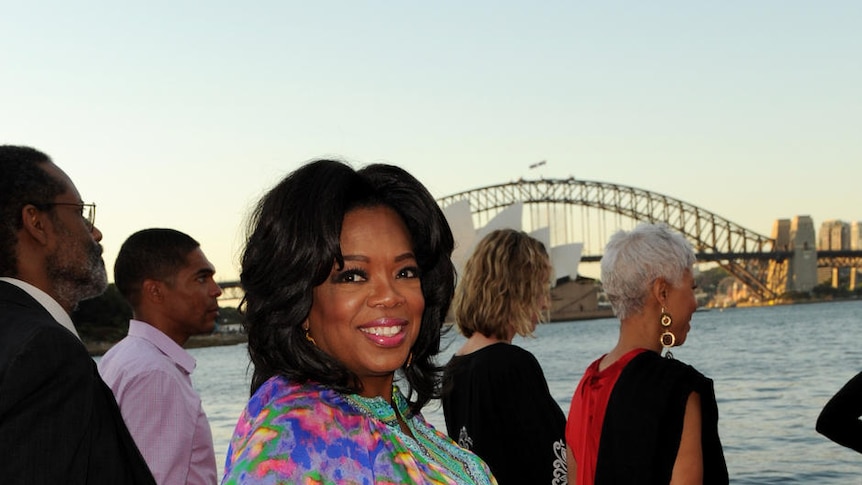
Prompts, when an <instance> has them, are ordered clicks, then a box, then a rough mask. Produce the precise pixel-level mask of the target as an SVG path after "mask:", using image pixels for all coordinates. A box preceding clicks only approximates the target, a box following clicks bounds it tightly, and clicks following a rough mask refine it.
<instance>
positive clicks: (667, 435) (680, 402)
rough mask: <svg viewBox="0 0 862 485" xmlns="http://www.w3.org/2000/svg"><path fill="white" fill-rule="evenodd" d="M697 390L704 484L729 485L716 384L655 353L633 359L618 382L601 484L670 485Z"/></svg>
mask: <svg viewBox="0 0 862 485" xmlns="http://www.w3.org/2000/svg"><path fill="white" fill-rule="evenodd" d="M692 392H697V393H698V394H699V395H700V405H701V448H702V450H703V483H704V484H706V485H711V484H715V485H726V484H727V483H728V482H729V479H728V474H727V465H726V463H725V460H724V452H723V451H722V447H721V440H720V439H719V436H718V406H717V404H716V402H715V391H714V389H713V385H712V380H711V379H709V378H707V377H706V376H704V375H703V374H701V373H700V372H698V371H697V370H696V369H695V368H694V367H692V366H690V365H688V364H684V363H682V362H680V361H677V360H672V359H665V358H662V357H661V356H660V355H658V354H657V353H655V352H641V353H640V354H639V355H637V356H636V357H635V358H633V359H632V361H631V362H629V363H628V365H626V367H625V368H624V369H623V371H622V373H620V377H619V379H617V382H616V384H614V389H613V391H611V395H610V399H609V400H608V405H607V408H606V410H605V419H604V423H603V424H602V436H601V438H600V439H599V453H598V457H597V460H596V478H595V484H596V485H602V484H608V483H613V484H632V485H635V484H638V485H640V484H656V485H664V484H667V483H670V478H671V474H672V472H673V465H674V462H675V460H676V453H677V451H678V450H679V444H680V441H681V437H682V428H683V419H684V417H685V407H686V403H687V401H688V396H689V395H690V394H691V393H692Z"/></svg>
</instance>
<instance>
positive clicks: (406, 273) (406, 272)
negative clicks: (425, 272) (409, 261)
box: [398, 266, 419, 278]
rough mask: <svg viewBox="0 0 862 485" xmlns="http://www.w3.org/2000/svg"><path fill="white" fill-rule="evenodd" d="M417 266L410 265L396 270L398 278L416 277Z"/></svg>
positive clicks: (417, 274)
mask: <svg viewBox="0 0 862 485" xmlns="http://www.w3.org/2000/svg"><path fill="white" fill-rule="evenodd" d="M418 277H419V268H417V267H415V266H410V267H407V268H404V269H402V270H401V271H399V272H398V278H418Z"/></svg>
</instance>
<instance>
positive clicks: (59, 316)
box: [0, 276, 81, 340]
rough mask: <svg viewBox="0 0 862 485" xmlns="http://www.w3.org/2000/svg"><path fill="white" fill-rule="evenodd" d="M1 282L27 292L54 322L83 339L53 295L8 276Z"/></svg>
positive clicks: (1, 277) (1, 279) (0, 279)
mask: <svg viewBox="0 0 862 485" xmlns="http://www.w3.org/2000/svg"><path fill="white" fill-rule="evenodd" d="M0 281H5V282H7V283H9V284H11V285H15V286H17V287H18V288H21V289H22V290H24V291H26V292H27V294H28V295H30V296H32V297H33V299H34V300H36V301H38V302H39V304H40V305H42V306H43V307H44V308H45V310H47V311H48V313H50V314H51V316H52V317H54V320H57V323H59V324H60V325H62V326H63V327H65V328H66V329H67V330H69V331H70V332H72V333H73V334H74V335H75V337H78V340H80V339H81V337H80V336H79V335H78V331H77V330H75V324H74V323H72V317H70V316H69V314H68V313H66V310H64V309H63V307H62V306H60V304H59V303H57V300H55V299H53V298H51V295H49V294H47V293H45V292H44V291H42V290H40V289H39V288H36V287H35V286H33V285H31V284H30V283H27V282H26V281H21V280H19V279H15V278H9V277H6V276H0Z"/></svg>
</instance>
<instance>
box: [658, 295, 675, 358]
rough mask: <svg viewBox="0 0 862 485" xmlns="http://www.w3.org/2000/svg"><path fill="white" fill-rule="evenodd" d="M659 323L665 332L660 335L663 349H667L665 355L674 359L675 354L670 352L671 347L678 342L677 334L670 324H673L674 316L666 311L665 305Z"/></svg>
mask: <svg viewBox="0 0 862 485" xmlns="http://www.w3.org/2000/svg"><path fill="white" fill-rule="evenodd" d="M659 323H660V324H661V326H662V328H663V329H664V332H663V333H662V334H661V336H659V342H660V343H661V346H662V349H663V350H665V357H667V358H668V359H672V358H673V354H672V353H671V352H670V348H671V347H673V346H674V344H675V343H676V335H674V334H673V332H671V331H670V326H671V325H673V318H671V316H670V313H668V312H667V311H665V309H664V307H661V317H659Z"/></svg>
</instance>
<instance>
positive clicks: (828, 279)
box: [817, 219, 858, 288]
mask: <svg viewBox="0 0 862 485" xmlns="http://www.w3.org/2000/svg"><path fill="white" fill-rule="evenodd" d="M857 225H858V223H857ZM857 232H858V228H857ZM850 247H851V236H850V224H848V223H846V222H844V221H842V220H839V219H830V220H828V221H824V222H823V223H822V224H820V234H819V237H818V238H817V249H818V250H819V251H847V250H849V249H850ZM849 276H850V268H818V269H817V282H818V283H821V284H822V283H829V284H831V285H832V287H834V288H837V287H838V286H839V281H841V280H845V279H847V278H849Z"/></svg>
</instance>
